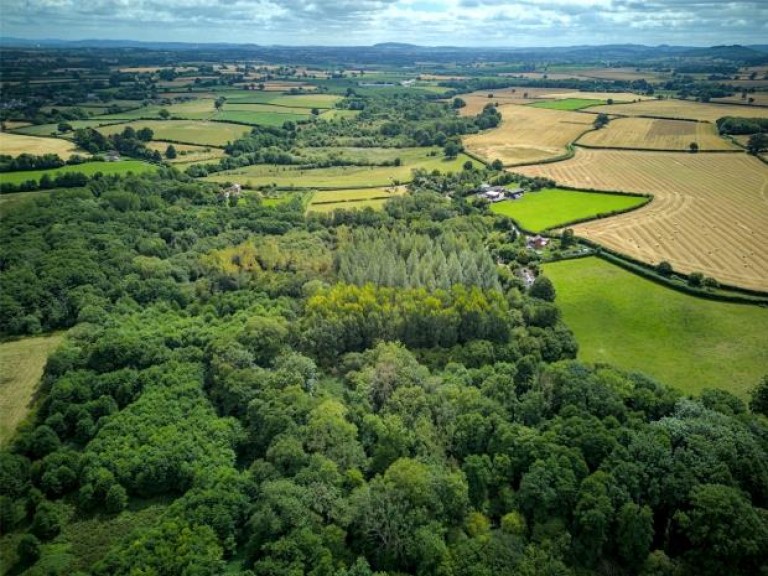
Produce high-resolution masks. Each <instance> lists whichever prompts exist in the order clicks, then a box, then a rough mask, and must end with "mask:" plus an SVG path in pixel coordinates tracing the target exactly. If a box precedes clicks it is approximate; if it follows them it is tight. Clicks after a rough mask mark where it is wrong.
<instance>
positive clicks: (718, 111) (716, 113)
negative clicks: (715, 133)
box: [589, 100, 768, 122]
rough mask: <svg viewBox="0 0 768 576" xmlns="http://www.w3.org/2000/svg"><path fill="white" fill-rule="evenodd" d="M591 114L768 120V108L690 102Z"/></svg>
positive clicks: (650, 103) (654, 102)
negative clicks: (739, 117) (731, 117)
mask: <svg viewBox="0 0 768 576" xmlns="http://www.w3.org/2000/svg"><path fill="white" fill-rule="evenodd" d="M589 112H594V113H596V114H597V113H599V112H604V113H606V114H619V115H624V116H656V117H660V118H672V119H683V120H685V119H687V120H699V121H702V122H715V121H716V120H717V119H718V118H722V117H723V116H741V117H745V118H768V108H757V107H750V106H736V105H731V104H703V103H701V102H693V101H689V100H644V101H642V102H633V103H630V104H612V105H610V106H596V107H594V108H590V109H589Z"/></svg>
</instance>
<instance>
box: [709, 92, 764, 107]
mask: <svg viewBox="0 0 768 576" xmlns="http://www.w3.org/2000/svg"><path fill="white" fill-rule="evenodd" d="M750 98H751V99H752V102H750V101H749V99H750ZM712 101H713V102H721V103H723V104H745V105H747V106H768V92H750V93H747V96H746V98H742V97H741V93H740V92H737V93H736V94H734V95H733V96H727V97H725V98H713V99H712Z"/></svg>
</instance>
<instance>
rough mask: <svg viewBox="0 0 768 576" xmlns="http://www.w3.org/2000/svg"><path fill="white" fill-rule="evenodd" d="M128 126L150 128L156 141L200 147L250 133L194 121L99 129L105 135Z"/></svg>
mask: <svg viewBox="0 0 768 576" xmlns="http://www.w3.org/2000/svg"><path fill="white" fill-rule="evenodd" d="M126 126H131V127H132V128H134V129H135V130H139V129H140V128H150V129H152V132H153V133H154V139H155V140H165V141H168V142H181V143H184V144H197V145H200V146H224V145H225V144H227V142H232V141H234V140H237V139H238V138H241V137H242V136H243V135H244V134H246V133H248V132H249V131H250V128H248V126H242V125H239V124H227V123H225V122H202V121H200V122H195V121H192V120H139V121H136V122H131V123H129V124H112V125H109V126H102V127H100V128H98V130H99V132H101V133H102V134H104V135H107V136H108V135H110V134H115V133H118V132H122V131H123V130H124V129H125V127H126Z"/></svg>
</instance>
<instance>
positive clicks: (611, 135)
mask: <svg viewBox="0 0 768 576" xmlns="http://www.w3.org/2000/svg"><path fill="white" fill-rule="evenodd" d="M691 142H695V143H696V144H698V146H699V150H740V148H739V147H738V146H736V145H735V144H734V143H733V142H731V141H730V140H727V139H725V138H722V137H721V136H720V135H719V134H718V133H717V128H716V127H715V125H714V124H710V123H709V122H690V121H687V120H658V119H655V118H618V119H616V120H613V121H611V122H610V123H609V124H608V125H607V126H605V127H604V128H602V129H600V130H594V131H592V132H588V133H587V134H584V136H582V137H581V138H580V139H579V141H578V144H580V145H583V146H594V147H598V148H639V149H645V150H681V151H687V150H688V149H689V146H690V144H691Z"/></svg>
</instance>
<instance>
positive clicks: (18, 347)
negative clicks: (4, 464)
mask: <svg viewBox="0 0 768 576" xmlns="http://www.w3.org/2000/svg"><path fill="white" fill-rule="evenodd" d="M62 338H63V336H62V335H61V334H53V335H48V336H40V337H33V338H23V339H22V340H15V341H13V342H4V343H2V344H0V368H2V370H0V444H4V443H5V442H6V441H7V440H8V438H10V437H11V435H12V434H13V432H14V431H15V430H16V426H17V425H18V424H19V422H21V421H22V420H23V419H24V417H25V416H26V415H27V412H28V411H29V408H30V404H31V402H32V397H33V396H34V393H35V390H36V389H37V385H38V383H39V382H40V378H41V377H42V375H43V368H44V367H45V362H46V360H48V355H49V354H50V353H51V352H53V351H54V350H55V349H56V347H58V345H59V344H60V343H61V340H62Z"/></svg>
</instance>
